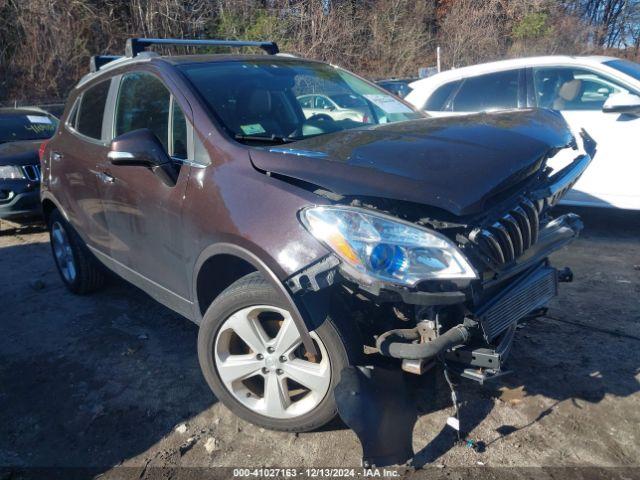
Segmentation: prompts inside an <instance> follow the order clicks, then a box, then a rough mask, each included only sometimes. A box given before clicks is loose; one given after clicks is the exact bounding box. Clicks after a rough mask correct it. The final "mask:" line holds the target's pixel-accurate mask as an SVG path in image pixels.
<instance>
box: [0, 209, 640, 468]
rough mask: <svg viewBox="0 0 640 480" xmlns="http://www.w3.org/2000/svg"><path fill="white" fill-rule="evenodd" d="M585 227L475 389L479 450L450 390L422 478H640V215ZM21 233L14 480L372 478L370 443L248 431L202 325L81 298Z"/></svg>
mask: <svg viewBox="0 0 640 480" xmlns="http://www.w3.org/2000/svg"><path fill="white" fill-rule="evenodd" d="M579 213H581V214H582V215H583V218H584V220H585V223H586V227H587V228H586V231H585V234H584V235H583V236H582V237H581V238H580V239H578V240H577V241H576V242H574V243H573V244H572V245H571V246H570V247H569V248H568V249H565V250H563V251H562V252H559V253H557V254H555V255H554V257H553V262H554V264H555V265H556V266H559V267H561V266H565V265H567V266H570V267H571V268H572V269H573V271H574V273H575V281H574V282H573V283H571V284H562V285H561V294H560V296H559V297H558V298H556V299H555V300H554V301H553V303H552V305H551V308H550V309H549V313H548V315H547V316H546V317H544V318H541V319H538V320H535V321H530V322H528V323H527V324H526V326H525V327H524V328H522V329H520V330H519V331H518V334H517V338H516V341H515V344H514V347H513V350H512V356H511V358H510V362H509V366H510V367H511V368H512V369H513V371H514V373H512V374H511V375H509V376H507V377H504V379H503V380H501V381H500V382H498V383H496V384H495V385H492V386H489V387H488V386H484V387H481V386H479V385H476V384H474V383H470V382H467V381H463V382H460V383H459V390H460V391H459V393H460V396H461V399H462V401H463V405H462V413H461V420H462V426H463V429H464V430H465V431H467V432H469V434H468V435H469V438H470V439H473V440H474V441H475V442H476V443H477V444H478V445H479V448H476V449H472V448H468V447H466V446H463V445H456V444H455V436H454V434H453V431H452V430H451V429H450V428H445V421H446V418H447V416H449V415H450V414H451V413H452V408H451V404H450V400H449V392H448V389H447V388H446V384H445V383H444V380H443V379H442V378H440V377H439V376H435V375H434V376H432V377H431V378H427V379H424V385H423V387H422V388H423V390H424V398H425V400H424V401H423V405H422V407H423V409H424V414H423V415H422V416H421V418H420V419H419V421H418V423H417V425H416V428H415V431H414V448H415V450H416V452H418V453H417V455H416V464H417V465H418V466H425V467H426V466H433V467H438V468H432V469H431V471H432V472H445V471H446V472H455V471H456V468H457V467H474V469H473V470H472V471H471V472H475V473H477V472H480V471H482V469H485V471H488V469H489V468H490V467H540V466H542V467H585V466H587V467H588V466H592V467H630V468H631V470H628V471H626V472H627V473H626V474H625V475H626V476H625V475H623V476H622V477H620V478H630V477H633V476H635V475H634V474H637V473H639V472H640V470H638V468H637V467H639V466H640V428H639V425H640V393H639V390H640V385H639V380H640V353H638V352H639V351H640V350H639V347H640V300H639V299H640V242H639V241H638V238H639V235H640V215H638V214H635V213H631V212H616V213H609V212H606V211H588V210H587V211H580V212H579ZM15 227H16V226H15V225H10V224H7V223H6V222H5V223H3V224H2V231H1V232H0V292H1V294H0V295H1V297H0V298H1V300H2V301H1V303H0V305H2V307H1V308H2V310H1V313H0V318H1V320H0V467H4V470H2V469H1V468H0V478H2V479H3V480H4V479H5V478H7V479H8V478H21V477H19V476H18V477H16V476H12V473H11V470H12V469H15V468H33V467H83V468H84V467H92V468H93V472H95V473H104V475H103V477H108V478H123V472H125V471H126V472H129V473H131V474H132V475H133V477H132V478H147V477H150V476H151V475H152V472H154V471H155V472H156V473H158V472H160V473H161V474H162V475H164V476H163V477H162V478H172V474H171V473H169V472H176V471H179V470H170V469H166V468H165V469H156V468H155V467H211V466H226V467H261V466H277V467H283V466H288V467H303V466H314V467H319V466H322V467H328V466H332V467H349V466H351V467H358V466H359V462H360V446H359V443H358V441H357V438H356V436H355V435H354V434H353V433H352V432H351V431H350V430H348V429H346V428H345V427H344V426H342V425H341V424H339V423H336V424H335V425H332V426H330V427H328V428H325V429H324V430H323V431H319V432H313V433H306V434H300V435H293V434H286V433H278V432H271V431H265V430H263V429H260V428H257V427H255V426H252V425H250V424H247V423H246V422H244V421H241V420H239V419H238V418H236V417H235V416H233V415H232V414H231V413H230V412H229V411H228V410H226V409H225V408H224V407H223V406H222V405H221V404H219V403H218V402H217V401H216V399H215V398H214V397H213V395H212V394H211V392H210V390H209V389H208V387H207V385H206V383H205V381H204V379H203V378H202V376H201V374H200V371H199V367H198V361H197V356H196V337H197V327H196V326H195V325H194V324H192V323H190V322H189V321H186V320H184V319H182V318H180V317H179V316H178V315H177V314H174V313H173V312H171V311H169V310H167V309H166V308H164V307H162V306H160V305H158V304H157V303H155V302H154V301H153V300H151V299H150V298H149V297H147V296H146V295H145V294H144V293H142V292H141V291H140V290H137V289H135V288H133V287H131V286H129V285H127V284H125V283H124V282H122V281H117V280H114V281H112V282H110V285H109V286H108V287H107V288H106V289H105V290H103V291H101V292H100V293H98V294H95V295H93V296H88V297H78V296H74V295H71V294H70V293H68V292H67V291H66V290H65V289H64V287H63V285H62V283H61V281H60V279H59V278H58V274H57V272H56V271H55V267H54V265H53V260H52V258H51V254H50V250H49V245H48V235H47V233H46V232H44V231H42V229H40V228H38V227H32V228H15ZM115 466H119V468H116V469H113V467H115ZM123 466H124V467H131V468H130V469H126V468H122V467H123ZM633 467H635V468H633ZM3 471H4V473H3ZM195 471H198V470H197V469H193V470H192V472H195ZM205 471H206V470H205ZM525 471H526V470H525ZM533 471H535V470H533ZM605 471H606V472H608V473H607V474H608V475H612V473H611V472H613V471H616V472H617V471H618V470H615V469H614V470H605ZM14 473H15V472H14ZM134 474H135V475H134ZM3 475H4V476H3ZM229 475H230V474H229ZM523 475H524V474H523ZM45 476H46V475H45ZM461 476H462V475H461ZM469 476H470V477H473V476H474V474H470V475H469V474H468V473H467V478H468V477H469ZM525 476H526V475H525ZM127 478H128V477H127ZM454 478H455V477H454Z"/></svg>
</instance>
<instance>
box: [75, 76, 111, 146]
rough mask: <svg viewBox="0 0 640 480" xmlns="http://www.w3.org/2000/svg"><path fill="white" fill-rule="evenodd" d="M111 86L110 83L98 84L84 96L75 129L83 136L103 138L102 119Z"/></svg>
mask: <svg viewBox="0 0 640 480" xmlns="http://www.w3.org/2000/svg"><path fill="white" fill-rule="evenodd" d="M110 84H111V82H110V81H105V82H101V83H98V84H97V85H94V86H93V87H91V88H89V89H88V90H87V91H85V92H84V93H83V94H82V99H81V100H80V108H79V109H78V113H77V118H76V127H75V128H76V130H77V131H78V132H80V133H81V134H83V135H86V136H87V137H90V138H95V139H97V140H100V139H101V138H102V117H103V116H104V106H105V103H106V101H107V94H108V93H109V85H110ZM74 115H75V114H74Z"/></svg>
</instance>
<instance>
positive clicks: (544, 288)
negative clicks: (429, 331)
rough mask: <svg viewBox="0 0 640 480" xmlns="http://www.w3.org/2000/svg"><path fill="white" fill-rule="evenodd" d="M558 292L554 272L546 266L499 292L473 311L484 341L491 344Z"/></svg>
mask: <svg viewBox="0 0 640 480" xmlns="http://www.w3.org/2000/svg"><path fill="white" fill-rule="evenodd" d="M557 291H558V283H557V280H556V271H555V270H554V269H553V268H550V267H546V266H545V267H541V268H539V269H538V270H536V271H535V272H533V273H531V274H530V275H528V276H527V277H525V278H524V279H522V280H520V281H519V282H517V283H516V284H515V285H513V287H511V288H509V289H508V290H506V291H503V292H501V293H500V294H499V295H498V296H497V297H495V298H493V299H492V300H491V301H489V302H488V303H487V304H486V305H484V306H483V307H482V308H480V309H479V310H478V311H477V312H476V316H477V317H478V319H479V320H480V325H482V330H483V331H484V334H485V337H486V338H487V340H488V341H489V342H490V341H491V340H493V339H494V338H496V337H497V336H498V335H500V334H501V333H502V332H504V331H505V330H506V329H507V328H509V326H510V325H511V324H513V323H514V322H517V321H518V320H520V319H521V318H522V317H524V316H526V315H527V314H528V313H531V312H532V311H534V310H536V309H538V308H540V307H542V306H544V305H546V304H547V302H548V301H549V300H551V299H552V298H553V297H554V296H555V295H556V294H557Z"/></svg>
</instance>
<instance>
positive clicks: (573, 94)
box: [405, 56, 640, 210]
mask: <svg viewBox="0 0 640 480" xmlns="http://www.w3.org/2000/svg"><path fill="white" fill-rule="evenodd" d="M410 87H411V88H412V89H413V90H412V91H411V93H409V95H407V97H406V98H405V100H407V101H408V102H409V103H411V104H413V105H414V106H415V107H416V108H418V109H420V110H424V111H426V112H427V113H428V114H429V115H431V116H444V115H463V114H468V113H472V112H481V111H488V110H504V109H514V108H550V109H554V110H558V111H560V112H561V113H562V115H563V116H564V118H565V120H566V121H567V123H568V124H569V125H570V127H571V128H572V130H574V132H579V131H580V130H581V129H583V128H584V129H585V130H586V131H587V132H588V133H589V135H591V136H592V137H593V138H594V139H595V141H596V142H597V143H598V147H597V148H598V150H597V151H598V153H597V154H596V156H595V159H594V160H593V162H592V163H591V165H590V166H589V168H588V169H587V171H586V172H585V173H584V174H583V175H582V178H581V179H580V180H579V181H578V183H577V184H576V185H575V186H574V188H573V189H572V190H571V191H570V192H569V193H568V194H567V195H566V196H565V198H564V200H563V201H562V202H561V203H564V204H568V205H583V206H598V207H617V208H626V209H635V210H640V64H638V63H634V62H631V61H628V60H621V59H618V58H614V57H570V56H548V57H532V58H519V59H511V60H503V61H499V62H493V63H485V64H481V65H473V66H469V67H464V68H459V69H455V70H449V71H445V72H441V73H438V74H436V75H434V76H431V77H429V78H425V79H422V80H418V81H416V82H413V83H412V84H411V85H410ZM550 165H551V166H552V167H553V160H552V161H550Z"/></svg>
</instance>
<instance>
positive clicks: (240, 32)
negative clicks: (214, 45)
mask: <svg viewBox="0 0 640 480" xmlns="http://www.w3.org/2000/svg"><path fill="white" fill-rule="evenodd" d="M277 32H278V17H277V16H276V15H275V14H274V13H272V12H270V11H268V10H266V9H262V8H256V9H255V10H253V11H252V12H251V15H243V14H242V12H238V11H233V10H223V11H222V12H221V13H220V14H219V15H218V17H217V18H216V20H215V21H214V23H213V24H212V26H211V29H210V34H211V37H212V38H227V39H243V40H264V39H265V38H268V39H270V38H273V35H275V34H277Z"/></svg>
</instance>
